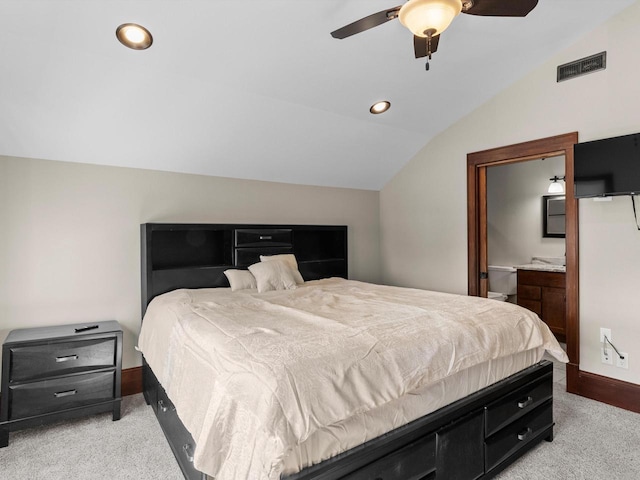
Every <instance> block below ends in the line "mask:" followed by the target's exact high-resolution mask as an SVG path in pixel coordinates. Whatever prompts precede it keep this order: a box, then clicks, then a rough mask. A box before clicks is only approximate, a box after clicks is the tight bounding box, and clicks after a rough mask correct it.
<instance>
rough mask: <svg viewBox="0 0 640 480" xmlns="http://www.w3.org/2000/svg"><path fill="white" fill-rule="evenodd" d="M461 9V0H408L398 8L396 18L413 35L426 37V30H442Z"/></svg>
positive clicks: (437, 32) (433, 33)
mask: <svg viewBox="0 0 640 480" xmlns="http://www.w3.org/2000/svg"><path fill="white" fill-rule="evenodd" d="M461 11H462V0H409V1H408V2H407V3H405V4H404V5H402V7H401V8H400V11H399V12H398V18H399V19H400V23H402V25H404V26H405V27H407V28H408V29H409V30H411V33H413V34H414V35H416V36H418V37H427V36H428V33H427V32H430V33H431V34H432V35H440V34H441V33H442V32H444V31H445V30H446V28H447V27H448V26H449V25H450V24H451V22H452V21H453V19H454V18H455V17H456V16H458V14H459V13H460V12H461ZM434 30H435V32H434Z"/></svg>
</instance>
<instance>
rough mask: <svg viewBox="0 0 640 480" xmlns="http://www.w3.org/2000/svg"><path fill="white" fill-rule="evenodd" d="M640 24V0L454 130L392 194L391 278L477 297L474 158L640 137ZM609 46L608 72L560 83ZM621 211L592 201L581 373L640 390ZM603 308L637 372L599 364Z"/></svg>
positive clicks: (583, 262)
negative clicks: (490, 152) (471, 227)
mask: <svg viewBox="0 0 640 480" xmlns="http://www.w3.org/2000/svg"><path fill="white" fill-rule="evenodd" d="M639 27H640V2H638V3H636V4H634V5H632V6H631V7H630V8H628V9H627V10H625V11H623V12H622V13H621V14H620V15H618V16H616V17H614V18H613V19H611V20H609V21H608V22H607V23H605V24H604V25H603V26H602V27H600V28H598V29H596V30H595V31H593V32H592V33H590V34H589V35H588V36H586V37H584V38H583V39H582V40H581V41H579V42H577V43H576V44H575V45H574V46H572V47H571V48H568V49H566V50H565V51H563V52H562V53H560V54H559V55H557V56H555V58H553V59H552V60H551V61H549V62H547V63H545V64H543V65H541V66H540V67H539V68H537V69H535V70H534V71H533V72H532V73H531V74H529V75H528V76H526V77H525V78H523V79H522V80H521V81H519V82H517V83H515V84H514V85H513V86H512V87H510V88H509V89H507V90H505V91H503V92H502V93H500V94H499V95H497V96H496V97H494V98H493V99H492V100H490V101H489V102H487V103H486V104H484V105H483V106H481V107H480V108H478V109H477V110H475V111H474V112H472V113H471V114H470V115H468V116H467V117H466V118H464V119H462V120H461V121H459V122H458V123H457V124H455V125H453V126H452V127H450V128H449V129H447V130H445V131H444V132H442V133H441V134H440V135H438V136H437V137H436V138H434V139H433V140H432V141H431V142H429V143H428V144H427V145H426V146H425V147H424V148H423V149H422V150H421V151H420V152H419V153H418V154H417V155H416V156H415V157H414V158H413V159H412V160H411V161H410V162H409V163H408V164H407V165H406V167H405V168H403V169H402V170H401V171H400V172H399V173H398V175H397V176H396V177H394V178H393V179H392V180H391V181H390V182H389V183H388V184H387V185H386V186H385V187H384V188H383V190H382V191H381V193H380V215H381V220H380V226H381V255H382V256H381V258H382V270H383V278H384V280H385V282H387V283H391V284H397V285H406V286H415V287H424V288H433V289H438V290H443V291H452V292H458V293H466V291H467V226H466V222H467V212H466V208H467V190H466V155H467V153H470V152H476V151H480V150H485V149H488V148H493V147H499V146H504V145H511V144H514V143H519V142H523V141H528V140H534V139H539V138H544V137H549V136H553V135H558V134H563V133H568V132H573V131H578V132H579V139H580V141H586V140H594V139H598V138H606V137H611V136H615V135H623V134H628V133H634V132H638V131H640V81H639V79H640V64H639V63H638V62H637V58H638V51H640V35H638V28H639ZM602 50H606V51H607V69H606V70H604V71H601V72H597V73H593V74H590V75H586V76H582V77H578V78H576V79H573V80H570V81H566V82H561V83H556V67H557V65H561V64H563V63H567V62H570V61H573V60H576V59H579V58H583V57H586V56H589V55H592V54H595V53H598V52H600V51H602ZM425 94H428V93H425ZM620 202H629V200H628V198H627V199H626V200H625V199H621V200H620ZM618 207H619V202H618V201H617V200H616V201H615V202H612V203H607V204H598V205H595V204H594V203H589V202H585V201H584V200H581V201H580V210H581V212H580V221H579V226H580V229H581V230H580V239H579V241H580V244H581V252H580V330H581V340H580V347H581V353H580V355H581V357H580V358H581V368H583V369H584V370H587V371H591V372H594V373H599V374H602V375H608V376H611V377H615V378H620V379H623V380H627V381H630V382H634V383H640V318H639V314H638V312H639V311H640V305H639V303H638V302H639V298H640V295H638V294H637V292H638V291H640V268H637V266H638V265H640V251H639V248H638V245H639V244H640V235H638V232H637V231H636V230H634V229H632V228H630V227H629V225H630V223H631V222H632V219H630V218H629V217H628V215H627V214H625V213H620V212H619V209H618ZM622 257H623V258H624V261H622V260H621V258H622ZM605 265H607V266H606V267H605ZM620 292H624V293H622V294H621V293H620ZM631 292H635V293H631ZM596 303H597V304H598V307H597V308H596V306H595V304H596ZM601 312H606V323H607V325H606V326H608V327H609V328H611V329H612V331H613V336H614V339H615V340H616V342H617V345H618V346H619V348H621V349H623V350H624V351H626V352H628V353H629V354H630V362H629V363H630V366H629V370H621V369H619V368H614V369H611V368H609V367H604V366H603V365H602V364H600V363H598V359H599V351H598V350H599V349H598V348H597V347H598V345H597V342H596V344H594V343H593V339H594V338H598V337H597V335H598V328H599V325H601V324H602V322H603V318H604V316H603V315H602V313H601ZM634 359H635V360H634Z"/></svg>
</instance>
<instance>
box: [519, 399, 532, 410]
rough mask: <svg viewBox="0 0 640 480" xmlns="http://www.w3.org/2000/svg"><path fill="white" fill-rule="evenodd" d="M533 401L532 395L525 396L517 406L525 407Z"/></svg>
mask: <svg viewBox="0 0 640 480" xmlns="http://www.w3.org/2000/svg"><path fill="white" fill-rule="evenodd" d="M532 403H533V397H527V398H525V399H524V400H520V401H519V402H518V408H527V407H528V406H529V405H531V404H532Z"/></svg>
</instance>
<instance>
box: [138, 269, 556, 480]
mask: <svg viewBox="0 0 640 480" xmlns="http://www.w3.org/2000/svg"><path fill="white" fill-rule="evenodd" d="M139 346H140V349H141V351H142V352H143V354H144V355H145V358H146V360H147V362H148V363H149V365H150V366H151V368H152V369H153V371H154V372H155V373H156V375H157V376H158V379H159V380H160V382H161V383H162V385H163V386H164V387H165V389H166V390H167V393H168V394H169V397H170V398H171V399H172V400H173V402H174V404H175V406H176V410H177V412H178V415H179V416H180V418H181V420H182V421H183V423H184V424H185V426H186V427H187V429H188V430H189V431H190V432H191V434H192V435H193V437H194V440H195V442H196V444H197V448H196V451H195V459H194V464H195V466H196V468H198V469H199V470H201V471H203V472H205V473H207V474H209V475H211V476H215V478H216V480H229V479H238V478H243V479H244V478H251V479H277V478H279V477H280V474H281V472H282V469H283V460H284V458H285V457H286V455H287V453H288V452H289V451H290V450H291V448H292V446H294V445H297V444H299V443H301V442H303V441H304V440H305V439H307V438H308V437H309V436H310V435H312V434H313V432H314V431H316V430H318V429H319V428H321V427H324V426H327V425H332V424H335V423H337V422H340V421H343V420H344V419H346V418H349V417H350V416H352V415H355V414H358V413H361V412H363V411H367V410H369V409H373V408H376V407H378V406H380V405H383V404H385V403H387V402H390V401H393V400H394V399H397V398H399V397H401V396H403V395H405V394H407V393H410V392H412V391H415V390H417V389H419V388H421V387H423V386H425V385H428V384H430V383H434V382H437V381H439V380H441V379H442V378H444V377H446V376H448V375H451V374H453V373H456V372H459V371H461V370H464V369H466V368H468V367H470V366H473V365H476V364H478V363H481V362H485V361H487V360H490V359H496V358H500V357H503V356H506V355H511V354H513V353H515V352H519V351H523V350H529V349H533V348H537V347H540V346H542V347H544V348H546V349H547V350H548V351H549V352H550V353H551V354H552V355H554V356H555V357H556V358H558V359H559V360H562V361H567V358H566V355H565V353H564V351H563V350H562V349H561V347H560V346H559V345H558V343H557V341H556V340H555V338H554V337H553V335H552V334H551V332H550V331H549V329H548V328H547V326H546V325H545V324H544V323H543V322H542V321H541V320H540V319H539V318H538V317H537V316H536V315H535V314H533V313H531V312H530V311H528V310H525V309H523V308H520V307H518V306H516V305H512V304H509V303H504V302H496V301H493V300H486V299H481V298H477V297H466V296H459V295H451V294H444V293H436V292H429V291H423V290H413V289H404V288H396V287H387V286H379V285H372V284H367V283H361V282H356V281H349V280H343V279H335V278H334V279H325V280H319V281H315V282H307V283H305V284H304V285H302V286H299V287H298V288H297V289H295V290H288V291H276V292H268V293H262V294H259V293H257V292H256V291H243V292H231V290H230V289H201V290H176V291H174V292H170V293H167V294H164V295H161V296H159V297H157V298H155V299H154V300H153V301H152V302H151V303H150V305H149V308H148V310H147V313H146V315H145V319H144V322H143V326H142V331H141V333H140V339H139Z"/></svg>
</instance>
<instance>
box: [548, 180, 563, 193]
mask: <svg viewBox="0 0 640 480" xmlns="http://www.w3.org/2000/svg"><path fill="white" fill-rule="evenodd" d="M549 193H564V187H563V186H562V184H561V183H560V182H558V181H557V180H554V181H553V182H551V185H549Z"/></svg>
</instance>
